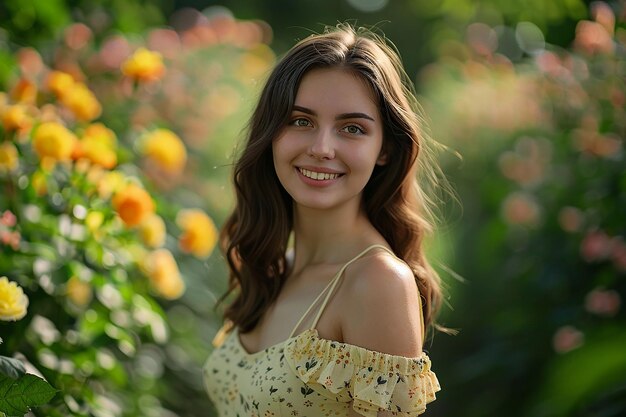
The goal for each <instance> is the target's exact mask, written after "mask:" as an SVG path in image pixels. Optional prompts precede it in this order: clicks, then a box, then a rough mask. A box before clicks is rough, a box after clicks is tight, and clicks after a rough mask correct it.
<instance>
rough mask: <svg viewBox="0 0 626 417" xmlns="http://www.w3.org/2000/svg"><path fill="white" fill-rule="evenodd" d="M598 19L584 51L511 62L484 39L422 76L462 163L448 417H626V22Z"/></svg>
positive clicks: (585, 33) (443, 347) (437, 358)
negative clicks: (625, 400) (455, 334)
mask: <svg viewBox="0 0 626 417" xmlns="http://www.w3.org/2000/svg"><path fill="white" fill-rule="evenodd" d="M594 7H595V8H596V9H595V12H594V16H595V20H594V21H581V22H580V23H579V25H578V30H577V31H576V37H575V39H574V42H573V44H572V47H571V48H568V49H563V48H557V47H554V46H552V45H547V46H546V47H545V49H543V50H541V51H536V53H535V54H533V55H531V56H526V58H525V59H523V60H521V61H520V62H519V63H518V64H516V65H514V64H513V63H512V62H511V60H509V59H508V58H507V57H506V56H503V55H501V54H498V53H497V52H495V51H492V52H485V51H487V50H488V48H486V46H487V45H486V44H481V43H480V42H476V43H472V44H470V45H467V46H464V47H462V48H461V49H457V50H456V52H457V53H456V54H455V55H454V56H453V57H446V59H443V60H442V61H441V62H440V63H438V64H437V65H435V66H433V67H432V68H429V70H428V72H425V73H424V74H423V78H422V80H421V83H422V85H423V86H424V103H425V104H426V107H427V114H429V115H431V116H432V119H433V131H434V132H435V136H436V137H438V138H439V139H440V140H442V141H443V142H444V143H446V144H447V145H449V146H451V147H452V148H453V149H455V150H458V151H459V152H460V153H461V154H462V155H463V156H464V160H463V165H462V166H460V167H459V166H458V164H456V163H455V161H447V165H446V172H448V173H450V174H451V181H452V182H453V183H454V184H455V188H456V189H457V190H458V193H459V196H460V199H461V204H462V205H463V207H464V213H463V219H462V220H460V221H459V222H458V223H457V224H455V225H454V229H455V232H456V233H455V234H456V244H455V248H454V253H455V262H453V263H452V267H453V269H454V270H455V271H456V272H458V273H459V274H460V275H461V276H463V277H464V278H465V280H466V282H465V283H464V284H461V283H455V284H454V285H453V286H452V288H451V290H450V292H451V298H452V305H453V306H454V311H453V312H447V314H446V320H447V321H448V323H447V324H448V325H450V326H452V327H455V328H456V327H458V328H460V330H461V333H460V335H459V336H458V337H453V338H447V337H444V336H441V337H439V338H437V342H436V343H435V346H436V349H433V352H432V357H433V363H434V364H436V363H442V362H444V363H446V362H448V361H449V360H450V358H458V360H455V361H454V363H453V365H452V366H451V368H449V369H447V368H445V367H444V369H442V370H441V372H439V373H438V375H440V380H441V381H442V385H443V386H444V389H443V392H445V391H446V390H445V387H446V386H448V387H449V388H450V390H449V392H448V393H447V394H442V396H441V398H442V402H441V403H440V404H437V403H435V404H434V407H432V408H433V409H436V408H437V407H441V410H443V413H444V414H450V415H460V414H462V415H464V416H482V415H507V416H534V417H536V416H579V415H580V416H587V415H606V416H618V415H621V414H623V413H624V412H625V411H626V407H625V406H624V403H623V402H619V401H617V398H619V397H620V395H621V396H623V395H624V387H625V386H626V379H625V378H624V375H626V363H625V361H624V355H623V346H624V342H625V341H624V332H623V326H622V324H623V320H624V317H625V316H624V315H625V311H624V308H623V302H624V299H625V297H626V285H625V280H624V277H625V274H626V256H625V255H626V244H625V239H626V229H625V227H626V223H625V218H624V216H623V213H625V212H626V194H625V190H626V188H624V181H625V180H626V172H625V171H624V158H625V153H624V148H625V144H624V137H626V111H625V106H624V103H625V101H624V97H625V96H626V84H625V83H624V79H626V67H625V66H624V65H623V63H624V62H625V60H624V58H625V55H624V50H625V49H624V36H623V35H624V22H619V21H618V22H617V24H616V25H613V23H611V22H612V18H611V17H612V16H613V11H612V10H611V8H610V7H609V6H608V5H606V4H604V3H596V4H595V5H594ZM616 15H617V16H619V15H620V12H619V10H616ZM485 29H487V30H485V32H484V33H489V32H488V28H485ZM491 30H493V28H491ZM592 31H593V33H594V34H596V35H597V36H591V32H592ZM491 33H493V34H495V35H496V38H497V34H496V32H495V31H494V32H491ZM482 39H483V41H486V40H487V39H489V36H485V37H484V38H482ZM450 121H454V123H451V122H450ZM444 366H445V365H444ZM436 370H437V369H436ZM476 387H480V389H479V392H476ZM470 392H471V393H472V395H468V394H467V393H470ZM608 393H614V394H613V396H612V397H610V396H608V395H609V394H608ZM444 395H447V397H444ZM591 410H593V413H594V414H592V411H591Z"/></svg>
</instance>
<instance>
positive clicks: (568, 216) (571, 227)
mask: <svg viewBox="0 0 626 417" xmlns="http://www.w3.org/2000/svg"><path fill="white" fill-rule="evenodd" d="M558 220H559V225H561V228H562V229H563V230H564V231H566V232H570V233H573V232H576V231H578V230H580V227H581V226H582V223H583V220H584V217H583V214H582V212H581V211H580V210H579V209H577V208H576V207H563V208H562V209H561V210H560V211H559V218H558Z"/></svg>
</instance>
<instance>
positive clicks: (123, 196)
mask: <svg viewBox="0 0 626 417" xmlns="http://www.w3.org/2000/svg"><path fill="white" fill-rule="evenodd" d="M112 203H113V208H114V209H115V211H116V212H117V214H119V216H120V218H121V219H122V221H123V222H124V224H126V226H128V227H133V226H137V225H138V224H139V223H141V222H142V221H143V220H144V219H145V218H146V217H147V216H148V215H149V214H150V213H153V212H154V201H153V200H152V197H150V194H148V192H147V191H146V190H144V189H143V188H141V187H139V186H137V185H135V184H129V185H127V186H126V187H125V188H123V189H122V190H120V191H118V192H117V193H116V194H115V195H114V196H113V201H112Z"/></svg>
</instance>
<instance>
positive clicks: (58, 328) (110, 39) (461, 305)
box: [0, 0, 626, 417]
mask: <svg viewBox="0 0 626 417" xmlns="http://www.w3.org/2000/svg"><path fill="white" fill-rule="evenodd" d="M341 21H350V22H354V23H356V24H357V25H365V26H369V27H374V28H376V29H377V30H380V31H382V32H383V33H385V34H386V36H387V37H388V38H389V39H390V40H391V41H392V42H393V43H394V44H395V45H396V47H397V48H398V50H399V52H400V54H401V56H402V58H403V60H404V63H405V67H406V70H407V72H408V74H409V76H410V77H411V79H413V80H414V82H415V85H416V90H417V92H418V96H419V99H420V102H421V105H422V106H423V108H424V115H425V122H426V123H425V131H426V132H428V135H429V136H430V137H431V138H432V140H433V141H436V142H437V143H439V144H441V145H443V147H438V148H439V149H441V151H440V152H438V154H437V155H438V159H439V163H440V164H441V165H442V169H443V172H444V173H445V176H446V178H447V181H449V182H450V184H451V185H452V188H453V189H454V190H455V193H456V198H453V197H450V196H447V195H446V194H445V193H437V195H438V196H440V202H439V205H440V208H441V210H440V212H441V213H440V217H441V224H440V227H439V229H438V230H437V232H436V234H435V236H433V238H432V239H431V241H430V242H429V252H430V256H431V259H432V260H433V263H434V265H435V267H436V268H437V269H438V271H439V272H440V274H441V276H442V279H443V282H444V287H445V290H446V303H445V305H444V307H443V311H442V314H441V318H440V322H441V323H442V324H443V325H445V326H447V327H450V328H453V329H457V330H459V333H458V335H456V336H449V335H446V334H443V333H435V334H434V337H432V339H429V340H428V341H427V344H426V350H427V351H428V352H429V354H430V356H431V359H432V361H433V368H434V370H435V372H436V373H437V376H438V378H439V381H440V383H441V385H442V391H441V392H440V393H438V399H437V401H435V402H433V403H431V404H430V405H429V407H428V411H427V412H426V414H427V415H429V416H433V417H434V416H463V417H482V416H495V415H499V416H509V417H544V416H545V417H547V416H567V417H579V416H580V417H590V416H594V417H611V416H615V417H617V416H624V415H626V320H625V319H626V312H625V309H624V306H623V305H622V302H623V300H624V296H626V280H625V279H624V278H625V276H626V242H625V241H624V238H625V236H626V169H625V168H626V164H625V156H624V140H625V139H624V138H625V133H626V114H625V111H626V110H625V109H626V85H625V82H626V60H625V59H624V58H625V57H626V49H625V48H626V2H625V1H624V0H613V1H593V2H590V1H583V0H550V1H545V0H524V1H513V2H512V1H508V0H483V1H476V0H334V1H331V0H316V1H312V0H302V1H297V2H296V1H288V0H273V1H263V2H259V1H254V0H237V1H231V0H223V1H220V2H213V1H200V0H195V1H194V0H170V1H168V0H161V1H158V0H142V1H138V0H126V1H118V0H89V1H87V0H75V1H68V0H53V1H51V0H19V1H18V0H7V1H3V2H2V3H1V4H0V91H2V93H0V134H2V136H1V137H0V190H1V191H0V215H1V218H0V250H1V252H0V276H5V277H7V279H8V282H15V283H16V284H17V285H19V286H20V287H21V288H23V290H24V293H25V294H26V295H27V296H28V297H29V300H30V303H29V305H28V311H27V313H25V315H24V316H23V317H21V318H19V319H16V318H15V317H13V318H11V317H9V316H5V317H4V318H3V317H2V313H1V312H0V337H1V338H2V339H3V344H0V355H4V356H6V357H14V358H17V359H19V360H20V361H22V362H23V363H25V364H26V365H27V366H26V367H27V370H29V371H30V372H35V373H37V374H39V375H41V376H45V378H46V379H47V380H48V381H49V382H50V383H51V385H53V386H54V387H55V388H57V389H59V390H60V392H59V393H57V395H56V396H55V397H54V399H53V400H52V401H51V402H50V403H48V404H46V405H42V406H41V407H39V408H35V409H34V410H33V413H34V414H35V415H41V416H70V415H71V416H92V415H93V416H181V417H196V416H197V417H200V416H215V415H216V414H215V410H214V408H213V406H212V404H211V403H210V402H209V400H208V398H207V396H206V394H205V393H204V392H203V386H202V379H201V367H202V364H203V362H204V360H205V359H206V357H207V356H208V354H209V353H210V351H211V349H212V346H211V340H212V339H213V337H214V336H215V334H216V332H217V330H218V328H219V327H220V326H221V321H220V318H219V311H215V309H214V305H215V301H216V299H217V298H218V297H219V296H221V295H222V294H223V292H224V291H225V289H226V279H227V274H226V269H225V265H224V261H223V258H222V256H221V254H220V253H219V250H217V249H215V239H216V237H215V230H216V228H219V226H220V225H221V224H222V222H223V221H224V219H225V217H226V216H227V214H228V212H229V210H230V209H231V208H232V191H231V188H230V182H229V174H230V168H231V162H232V154H233V151H234V149H235V146H236V144H237V142H238V140H239V139H240V138H241V137H242V133H243V132H244V130H243V129H244V128H245V123H246V121H247V118H248V117H249V114H250V111H251V109H252V106H253V105H254V104H255V100H256V97H257V94H258V92H259V88H260V86H261V85H262V82H263V79H264V77H265V75H266V74H267V73H268V71H269V70H270V69H271V68H272V66H273V64H274V63H275V60H276V59H277V58H279V57H280V56H281V54H282V53H284V52H285V51H286V50H287V49H288V48H289V47H290V46H291V45H293V43H294V42H295V41H297V40H299V39H302V38H304V37H306V36H307V35H309V34H310V33H312V32H320V31H322V30H323V27H324V25H326V24H328V25H333V24H335V23H337V22H341ZM68 76H69V78H68ZM46 140H49V141H52V142H53V143H54V144H55V145H54V146H52V147H50V146H46V145H43V143H48V142H46ZM198 230H206V231H208V232H206V233H204V234H203V233H199V232H198ZM0 290H1V288H0ZM7 291H8V290H7ZM3 294H4V295H3ZM6 294H9V293H8V292H6V293H2V291H0V297H3V296H6Z"/></svg>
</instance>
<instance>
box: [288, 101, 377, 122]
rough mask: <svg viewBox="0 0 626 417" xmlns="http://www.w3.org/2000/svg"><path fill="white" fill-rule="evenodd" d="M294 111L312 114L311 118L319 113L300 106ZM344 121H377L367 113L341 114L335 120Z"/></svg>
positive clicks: (294, 108)
mask: <svg viewBox="0 0 626 417" xmlns="http://www.w3.org/2000/svg"><path fill="white" fill-rule="evenodd" d="M293 111H299V112H302V113H306V114H310V115H311V116H317V113H315V112H314V111H313V110H311V109H309V108H307V107H302V106H298V105H294V106H293ZM344 119H367V120H371V121H372V122H374V121H375V120H374V118H373V117H372V116H370V115H368V114H366V113H360V112H354V113H341V114H338V115H337V117H335V120H344Z"/></svg>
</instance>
